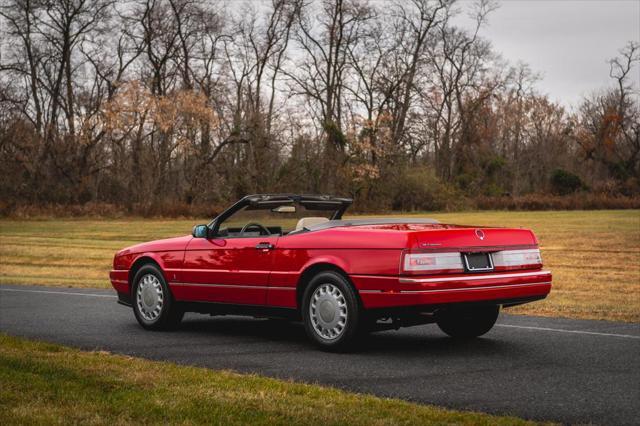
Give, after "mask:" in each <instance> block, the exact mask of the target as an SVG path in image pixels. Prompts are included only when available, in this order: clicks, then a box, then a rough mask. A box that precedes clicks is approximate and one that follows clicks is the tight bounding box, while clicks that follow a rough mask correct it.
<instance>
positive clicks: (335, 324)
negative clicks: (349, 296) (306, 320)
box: [309, 284, 348, 340]
mask: <svg viewBox="0 0 640 426" xmlns="http://www.w3.org/2000/svg"><path fill="white" fill-rule="evenodd" d="M347 316H348V311H347V301H346V299H345V298H344V295H343V294H342V292H341V291H340V289H339V288H338V287H336V286H335V285H333V284H322V285H320V286H319V287H318V288H317V289H316V291H314V292H313V295H312V296H311V303H310V305H309V317H310V318H311V324H312V325H313V329H314V330H315V332H316V333H317V334H318V335H319V336H320V337H322V338H323V339H327V340H333V339H337V338H338V337H340V335H341V334H342V333H343V331H344V329H345V327H346V325H347Z"/></svg>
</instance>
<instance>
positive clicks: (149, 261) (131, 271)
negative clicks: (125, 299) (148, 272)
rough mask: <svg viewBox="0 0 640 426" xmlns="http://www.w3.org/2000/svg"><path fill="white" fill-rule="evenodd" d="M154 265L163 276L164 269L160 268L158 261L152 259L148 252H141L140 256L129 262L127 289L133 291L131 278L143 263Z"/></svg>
mask: <svg viewBox="0 0 640 426" xmlns="http://www.w3.org/2000/svg"><path fill="white" fill-rule="evenodd" d="M149 264H151V265H154V266H156V267H157V268H158V270H160V273H161V274H162V275H163V276H164V271H163V270H162V266H160V263H159V262H158V261H157V260H156V259H154V258H153V257H151V256H150V255H148V254H143V255H141V256H140V257H138V258H137V259H136V260H135V261H134V262H133V263H132V264H131V268H129V277H128V279H129V289H130V291H133V279H134V278H135V277H136V274H137V273H138V271H139V270H140V268H142V267H143V266H144V265H149ZM165 281H166V277H165Z"/></svg>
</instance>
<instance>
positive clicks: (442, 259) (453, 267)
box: [402, 252, 464, 274]
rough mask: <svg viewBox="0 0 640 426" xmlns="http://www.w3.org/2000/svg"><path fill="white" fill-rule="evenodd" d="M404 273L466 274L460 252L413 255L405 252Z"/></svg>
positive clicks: (417, 253) (419, 253)
mask: <svg viewBox="0 0 640 426" xmlns="http://www.w3.org/2000/svg"><path fill="white" fill-rule="evenodd" d="M402 269H403V271H404V272H409V273H416V272H427V273H431V274H438V273H454V272H464V267H463V266H462V257H461V255H460V252H448V253H421V252H416V253H411V252H405V254H404V258H403V260H402Z"/></svg>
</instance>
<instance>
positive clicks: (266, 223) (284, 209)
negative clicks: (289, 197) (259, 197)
mask: <svg viewBox="0 0 640 426" xmlns="http://www.w3.org/2000/svg"><path fill="white" fill-rule="evenodd" d="M335 212H336V206H335V205H331V204H326V205H321V204H318V203H313V204H307V205H302V204H300V203H294V202H287V203H264V204H262V203H259V204H250V205H247V206H245V207H243V208H241V209H240V210H238V211H237V212H235V213H234V214H233V215H231V216H230V217H229V218H227V219H226V220H224V221H223V222H222V223H221V224H220V227H219V231H218V234H219V236H221V237H226V238H242V237H245V238H246V237H259V236H265V235H287V234H289V233H291V232H294V231H296V232H298V231H302V230H303V229H302V226H303V225H304V224H305V223H321V222H326V221H329V220H330V219H331V218H332V217H333V215H334V214H335ZM301 219H302V220H301Z"/></svg>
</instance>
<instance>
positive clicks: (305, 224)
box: [294, 217, 329, 232]
mask: <svg viewBox="0 0 640 426" xmlns="http://www.w3.org/2000/svg"><path fill="white" fill-rule="evenodd" d="M325 222H329V219H327V218H326V217H303V218H302V219H300V220H299V221H298V224H297V225H296V229H295V231H294V232H297V231H302V230H303V229H305V228H309V227H310V226H313V225H319V224H321V223H325Z"/></svg>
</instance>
